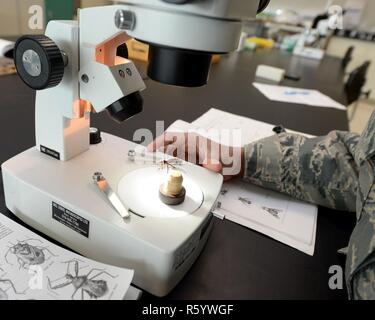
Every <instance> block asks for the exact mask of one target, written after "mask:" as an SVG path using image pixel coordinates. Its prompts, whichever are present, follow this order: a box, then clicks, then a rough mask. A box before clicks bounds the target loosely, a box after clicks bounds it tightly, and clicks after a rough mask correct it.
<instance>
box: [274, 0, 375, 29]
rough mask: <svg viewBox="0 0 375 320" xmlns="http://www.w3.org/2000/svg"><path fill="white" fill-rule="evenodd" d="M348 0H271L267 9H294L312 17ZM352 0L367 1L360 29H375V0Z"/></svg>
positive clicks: (342, 4)
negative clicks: (330, 6)
mask: <svg viewBox="0 0 375 320" xmlns="http://www.w3.org/2000/svg"><path fill="white" fill-rule="evenodd" d="M347 1H348V0H271V3H270V5H269V7H268V9H267V10H271V11H276V10H277V9H283V8H287V9H292V10H295V11H297V12H298V13H300V14H302V15H304V16H307V17H312V16H316V15H317V14H319V13H322V12H325V10H326V9H327V7H328V6H329V5H332V4H335V5H341V6H345V4H346V3H347ZM350 1H351V2H356V1H358V2H363V1H366V2H367V5H366V9H365V11H364V14H363V17H362V22H361V26H360V29H363V30H368V31H370V30H371V29H372V28H374V31H375V1H374V0H350Z"/></svg>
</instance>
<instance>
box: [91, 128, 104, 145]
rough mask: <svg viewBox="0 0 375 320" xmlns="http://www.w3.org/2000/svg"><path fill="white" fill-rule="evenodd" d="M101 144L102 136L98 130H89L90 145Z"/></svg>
mask: <svg viewBox="0 0 375 320" xmlns="http://www.w3.org/2000/svg"><path fill="white" fill-rule="evenodd" d="M100 142H102V135H101V132H100V130H99V129H97V128H90V144H99V143H100Z"/></svg>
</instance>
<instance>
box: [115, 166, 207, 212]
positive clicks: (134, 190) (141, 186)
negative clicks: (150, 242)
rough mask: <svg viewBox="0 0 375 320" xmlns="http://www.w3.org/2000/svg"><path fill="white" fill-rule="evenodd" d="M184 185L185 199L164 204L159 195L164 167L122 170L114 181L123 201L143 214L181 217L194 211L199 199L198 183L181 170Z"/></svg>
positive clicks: (132, 209)
mask: <svg viewBox="0 0 375 320" xmlns="http://www.w3.org/2000/svg"><path fill="white" fill-rule="evenodd" d="M183 176H184V182H183V186H184V187H185V189H186V197H185V201H184V202H183V203H182V204H179V205H176V206H168V205H166V204H164V203H163V202H162V201H161V200H160V198H159V188H160V185H161V184H162V183H164V182H165V181H166V179H167V170H166V169H163V170H161V169H159V168H157V167H146V168H142V169H137V170H134V171H132V172H130V173H128V174H126V175H125V176H124V177H123V178H122V179H121V180H120V182H119V184H118V190H117V193H118V195H119V197H120V199H121V200H122V201H123V203H124V204H125V205H126V206H127V207H129V208H130V210H131V211H133V212H135V213H136V214H139V215H141V216H144V217H155V218H181V217H184V216H187V215H189V214H192V213H194V212H195V211H197V210H198V209H199V208H200V207H201V205H202V203H203V192H202V189H201V188H200V187H199V185H198V184H197V183H196V182H195V181H193V180H192V179H191V178H190V177H189V176H188V175H187V174H186V173H183Z"/></svg>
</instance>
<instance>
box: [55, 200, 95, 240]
mask: <svg viewBox="0 0 375 320" xmlns="http://www.w3.org/2000/svg"><path fill="white" fill-rule="evenodd" d="M52 218H53V219H54V220H57V221H58V222H60V223H61V224H63V225H64V226H66V227H68V228H70V229H72V230H74V231H75V232H78V233H79V234H81V235H83V236H85V237H86V238H88V237H89V231H90V221H89V220H86V219H85V218H82V217H81V216H79V215H78V214H75V213H74V212H72V211H70V210H68V209H66V208H64V207H63V206H61V205H59V204H57V203H55V202H52Z"/></svg>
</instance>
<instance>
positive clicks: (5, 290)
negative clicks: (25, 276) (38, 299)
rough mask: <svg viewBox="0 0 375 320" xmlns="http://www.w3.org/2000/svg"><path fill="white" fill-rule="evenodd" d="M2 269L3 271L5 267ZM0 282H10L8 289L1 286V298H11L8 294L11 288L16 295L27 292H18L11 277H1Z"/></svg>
mask: <svg viewBox="0 0 375 320" xmlns="http://www.w3.org/2000/svg"><path fill="white" fill-rule="evenodd" d="M0 270H1V271H3V269H1V268H0ZM0 284H8V285H9V286H8V288H7V289H3V288H1V287H0V300H8V299H9V296H8V294H7V291H8V290H9V289H12V290H13V292H14V294H16V295H19V294H25V293H24V292H18V291H17V290H16V288H15V286H14V284H13V282H12V281H11V280H9V279H0Z"/></svg>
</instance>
